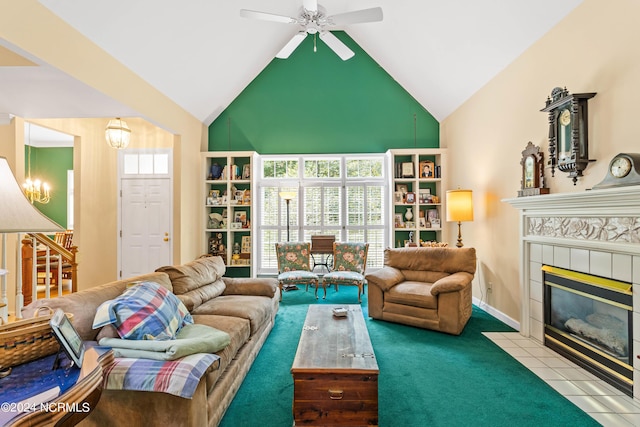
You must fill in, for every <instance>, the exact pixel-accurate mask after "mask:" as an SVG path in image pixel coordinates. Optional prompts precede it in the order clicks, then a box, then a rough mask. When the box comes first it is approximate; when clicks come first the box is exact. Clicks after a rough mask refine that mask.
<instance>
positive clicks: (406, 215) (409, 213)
mask: <svg viewBox="0 0 640 427" xmlns="http://www.w3.org/2000/svg"><path fill="white" fill-rule="evenodd" d="M404 218H405V219H406V220H407V221H411V220H412V219H413V211H412V210H411V208H407V211H406V212H405V213H404Z"/></svg>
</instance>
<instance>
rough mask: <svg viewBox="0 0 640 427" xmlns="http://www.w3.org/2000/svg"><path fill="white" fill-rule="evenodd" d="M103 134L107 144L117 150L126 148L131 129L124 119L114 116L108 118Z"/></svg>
mask: <svg viewBox="0 0 640 427" xmlns="http://www.w3.org/2000/svg"><path fill="white" fill-rule="evenodd" d="M104 136H105V139H106V140H107V144H109V146H110V147H111V148H115V149H118V150H119V149H123V148H127V146H128V145H129V142H130V141H131V129H129V126H127V123H126V122H125V121H124V120H122V119H120V118H119V117H116V118H115V119H112V120H109V123H108V124H107V128H106V129H105V132H104Z"/></svg>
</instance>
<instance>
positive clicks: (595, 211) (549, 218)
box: [503, 186, 640, 402]
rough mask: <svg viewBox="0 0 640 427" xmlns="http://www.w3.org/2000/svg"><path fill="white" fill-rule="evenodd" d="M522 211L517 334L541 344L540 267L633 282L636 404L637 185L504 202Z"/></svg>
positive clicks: (639, 328) (638, 390) (639, 298)
mask: <svg viewBox="0 0 640 427" xmlns="http://www.w3.org/2000/svg"><path fill="white" fill-rule="evenodd" d="M503 201H504V202H506V203H509V204H510V205H512V206H513V207H515V208H517V209H519V210H520V286H521V307H522V308H521V311H522V313H521V319H520V334H522V335H524V336H525V337H530V338H533V339H535V340H537V341H540V342H543V336H544V330H543V329H544V309H543V302H542V298H543V283H542V271H541V269H540V268H541V267H542V265H545V264H546V265H552V266H555V267H560V268H564V269H568V270H575V271H579V272H582V273H588V274H593V275H596V276H602V277H607V278H611V279H616V280H620V281H623V282H631V283H632V284H633V353H634V354H633V367H634V369H633V381H634V384H635V385H636V386H635V387H634V390H633V395H634V400H635V401H636V402H640V360H639V359H638V358H637V355H638V354H640V186H630V187H618V188H608V189H602V190H591V191H584V192H576V193H562V194H549V195H543V196H531V197H519V198H513V199H505V200H503Z"/></svg>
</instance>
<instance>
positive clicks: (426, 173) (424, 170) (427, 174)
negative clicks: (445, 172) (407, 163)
mask: <svg viewBox="0 0 640 427" xmlns="http://www.w3.org/2000/svg"><path fill="white" fill-rule="evenodd" d="M434 172H435V166H434V164H433V162H432V161H430V160H423V161H421V162H420V178H433V177H435V173H434Z"/></svg>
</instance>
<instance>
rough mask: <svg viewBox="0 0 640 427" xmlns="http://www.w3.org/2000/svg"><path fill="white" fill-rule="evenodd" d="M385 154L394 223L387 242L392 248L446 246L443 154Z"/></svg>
mask: <svg viewBox="0 0 640 427" xmlns="http://www.w3.org/2000/svg"><path fill="white" fill-rule="evenodd" d="M387 154H388V155H389V164H390V165H391V173H390V176H391V185H390V189H391V191H390V193H391V203H390V206H391V218H392V221H393V226H392V227H390V229H391V236H390V242H392V244H393V245H394V246H395V247H404V246H443V245H446V243H442V235H443V231H444V228H445V223H444V220H443V216H444V212H445V211H444V202H445V200H444V193H445V191H446V187H445V185H444V176H443V172H446V162H445V160H446V150H445V149H441V148H416V149H393V150H389V151H388V152H387Z"/></svg>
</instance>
